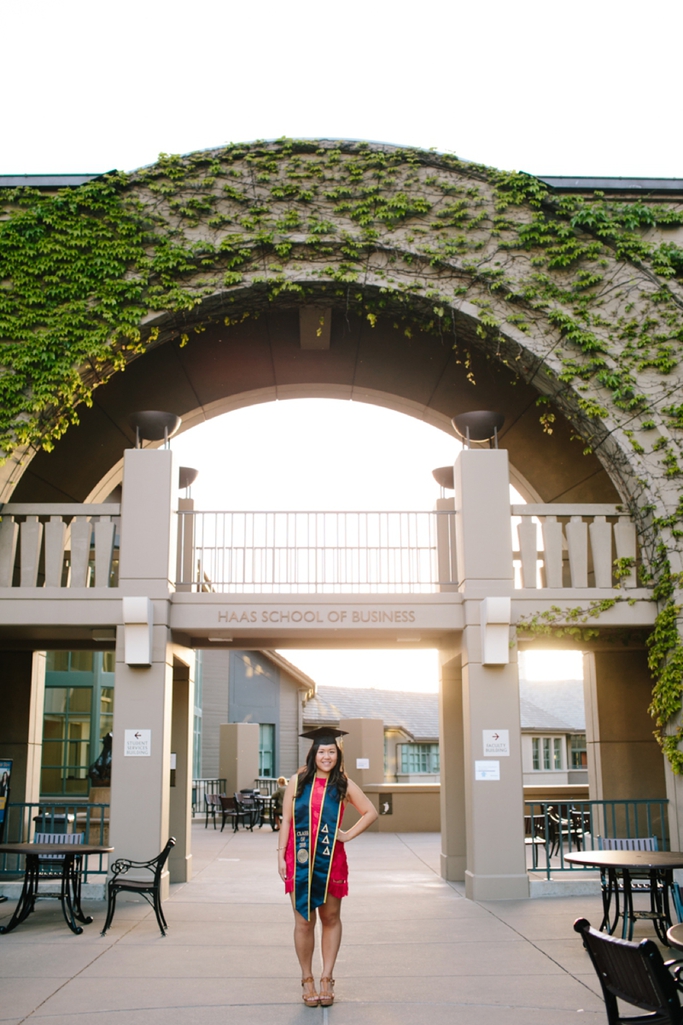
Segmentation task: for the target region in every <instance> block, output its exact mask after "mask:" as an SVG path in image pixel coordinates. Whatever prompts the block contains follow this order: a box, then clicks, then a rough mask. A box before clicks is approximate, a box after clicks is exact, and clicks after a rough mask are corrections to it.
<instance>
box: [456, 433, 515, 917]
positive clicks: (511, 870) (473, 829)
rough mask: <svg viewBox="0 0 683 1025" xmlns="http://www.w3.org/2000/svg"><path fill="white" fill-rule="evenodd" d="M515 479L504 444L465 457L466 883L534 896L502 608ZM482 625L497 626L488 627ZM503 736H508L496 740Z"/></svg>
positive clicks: (459, 473) (461, 463)
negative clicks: (511, 488)
mask: <svg viewBox="0 0 683 1025" xmlns="http://www.w3.org/2000/svg"><path fill="white" fill-rule="evenodd" d="M509 480H510V477H509V468H508V460H507V452H505V451H504V450H497V449H495V450H494V449H490V450H478V451H475V450H471V449H465V450H464V451H463V452H461V453H460V455H459V456H458V458H457V460H456V463H455V467H454V482H455V511H456V531H457V535H456V549H457V557H458V581H459V587H460V590H461V592H462V593H463V598H464V606H465V609H464V611H465V624H466V626H465V629H464V631H463V636H462V687H463V735H464V742H463V750H464V777H465V817H466V823H467V869H466V872H465V883H466V893H467V896H468V897H470V898H471V899H473V900H498V899H500V900H502V899H511V898H520V897H528V895H529V882H528V877H527V872H526V862H525V849H524V790H523V777H522V749H521V730H520V719H519V681H518V674H517V661H516V652H513V651H512V650H511V649H510V647H509V642H508V641H507V638H508V637H509V627H506V625H505V616H504V615H503V614H502V613H501V607H502V609H503V611H504V609H505V606H506V603H507V601H508V600H509V599H510V597H511V595H512V591H513V566H512V538H511V528H510V487H509ZM484 599H487V602H486V605H484ZM491 599H499V601H498V602H496V603H492V602H491ZM496 606H497V607H498V608H496ZM482 622H487V623H489V624H491V626H487V627H486V630H484V628H483V627H482V625H481V624H482ZM483 640H485V641H486V651H484V648H483ZM485 734H486V737H487V740H486V744H487V745H488V746H485ZM494 735H497V736H498V738H499V739H498V740H495V741H494V739H493V736H494ZM492 745H493V746H492ZM446 786H447V787H448V786H449V781H447V782H446ZM448 828H449V827H448V824H446V829H447V830H448Z"/></svg>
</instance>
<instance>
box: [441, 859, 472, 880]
mask: <svg viewBox="0 0 683 1025" xmlns="http://www.w3.org/2000/svg"><path fill="white" fill-rule="evenodd" d="M466 865H467V858H466V857H465V855H464V854H455V855H450V856H449V855H448V854H442V855H441V878H442V879H447V880H448V882H449V883H462V882H463V881H464V879H465V867H466Z"/></svg>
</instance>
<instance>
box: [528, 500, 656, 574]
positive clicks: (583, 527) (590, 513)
mask: <svg viewBox="0 0 683 1025" xmlns="http://www.w3.org/2000/svg"><path fill="white" fill-rule="evenodd" d="M511 511H512V516H513V517H519V518H520V522H519V523H518V525H517V535H518V538H519V548H518V550H517V551H516V552H515V553H514V556H515V558H516V559H518V560H519V563H520V564H521V585H522V587H523V588H525V589H528V588H538V587H539V586H540V587H543V588H562V587H565V586H568V587H573V588H581V589H584V588H587V587H594V588H596V589H603V590H604V589H609V588H612V587H615V586H616V585H617V584H618V583H620V584H621V587H624V588H633V587H636V586H637V578H636V559H637V554H638V549H637V542H636V528H635V524H634V523H633V521H632V520H631V518H630V516H629V515H628V513H626V512H624V511H623V510H622V508H621V507H620V506H616V505H561V504H559V503H558V504H548V505H513V506H512V510H511ZM539 527H540V534H541V539H542V542H541V545H540V546H539V544H538V540H539V538H538V533H539ZM616 559H628V560H631V563H630V568H629V569H628V570H627V572H626V573H625V574H623V575H621V574H620V575H621V579H620V580H619V579H618V577H617V575H616V574H615V569H616V567H615V565H614V563H615V560H616ZM539 568H540V570H541V573H540V576H541V583H540V585H539ZM622 573H623V571H622Z"/></svg>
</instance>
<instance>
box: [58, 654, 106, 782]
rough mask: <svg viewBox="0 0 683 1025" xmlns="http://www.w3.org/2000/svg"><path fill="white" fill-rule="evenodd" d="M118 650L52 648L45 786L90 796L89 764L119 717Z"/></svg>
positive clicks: (98, 752) (97, 754) (99, 750)
mask: <svg viewBox="0 0 683 1025" xmlns="http://www.w3.org/2000/svg"><path fill="white" fill-rule="evenodd" d="M114 668H115V666H114V652H113V651H105V652H101V651H48V653H47V658H46V666H45V669H46V673H45V711H44V715H43V751H42V765H41V778H40V790H41V794H43V795H44V796H53V797H69V796H73V797H87V795H88V792H89V789H90V780H89V779H88V768H89V766H90V765H92V763H93V762H94V761H95V759H96V758H97V757H98V756H99V754H100V752H101V750H102V741H103V739H104V737H106V735H107V734H108V733H110V732H111V730H112V726H113V721H114Z"/></svg>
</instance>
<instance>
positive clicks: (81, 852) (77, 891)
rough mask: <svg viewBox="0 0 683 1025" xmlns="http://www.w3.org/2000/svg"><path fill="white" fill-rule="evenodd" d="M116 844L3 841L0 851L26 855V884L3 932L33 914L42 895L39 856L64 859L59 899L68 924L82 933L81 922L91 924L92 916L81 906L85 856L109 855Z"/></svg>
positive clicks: (76, 931) (9, 930) (13, 927)
mask: <svg viewBox="0 0 683 1025" xmlns="http://www.w3.org/2000/svg"><path fill="white" fill-rule="evenodd" d="M113 850H114V848H113V847H102V846H100V845H94V844H73V845H72V844H50V843H3V844H0V854H22V855H23V856H24V857H25V858H26V871H25V872H24V885H23V887H22V889H21V894H20V896H19V901H18V903H17V906H16V908H15V909H14V914H13V915H12V917H11V918H10V920H9V922H8V923H7V925H2V926H0V933H6V932H11V931H12V929H16V927H17V926H18V925H19V924H20V922H23V921H24V920H25V919H26V918H28V916H29V915H30V914H31V912H32V911H33V909H34V907H35V903H36V900H37V899H38V898H39V897H40V893H39V890H38V883H39V881H40V859H41V858H47V857H48V856H49V857H51V858H54V857H58V858H60V859H61V862H62V872H61V877H60V892H59V894H57V895H56V896H57V898H58V900H59V901H61V905H62V911H63V912H64V918H65V919H66V924H67V925H68V926H69V928H70V929H71V930H72V932H75V933H77V934H78V933H82V932H83V929H82V927H81V926H80V925H77V920H78V922H82V923H83V925H89V924H90V922H92V918H91V917H89V916H86V915H84V914H83V909H82V908H81V875H82V869H83V858H86V857H87V856H88V855H89V854H110V853H111V852H112V851H113Z"/></svg>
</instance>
